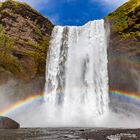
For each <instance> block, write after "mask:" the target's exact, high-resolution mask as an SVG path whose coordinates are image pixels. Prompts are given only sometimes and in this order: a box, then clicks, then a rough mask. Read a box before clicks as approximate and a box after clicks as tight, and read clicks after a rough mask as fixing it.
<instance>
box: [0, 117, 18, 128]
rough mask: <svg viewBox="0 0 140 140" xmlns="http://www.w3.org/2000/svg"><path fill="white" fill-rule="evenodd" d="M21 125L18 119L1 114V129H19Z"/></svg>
mask: <svg viewBox="0 0 140 140" xmlns="http://www.w3.org/2000/svg"><path fill="white" fill-rule="evenodd" d="M19 127H20V125H19V124H18V123H17V122H16V121H14V120H12V119H10V118H8V117H3V116H0V129H18V128H19Z"/></svg>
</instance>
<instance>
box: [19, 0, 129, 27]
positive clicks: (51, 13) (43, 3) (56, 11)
mask: <svg viewBox="0 0 140 140" xmlns="http://www.w3.org/2000/svg"><path fill="white" fill-rule="evenodd" d="M20 1H23V2H26V3H28V4H30V5H31V6H33V7H34V8H35V9H36V10H38V11H39V12H41V13H42V14H43V15H44V16H47V17H48V18H49V19H50V20H51V21H52V22H53V23H54V24H57V25H83V24H85V23H86V22H87V21H89V20H94V19H101V18H103V17H104V16H106V15H107V14H108V13H110V12H111V11H113V10H115V9H116V8H117V7H118V6H120V5H122V4H123V3H125V2H126V1H128V0H20Z"/></svg>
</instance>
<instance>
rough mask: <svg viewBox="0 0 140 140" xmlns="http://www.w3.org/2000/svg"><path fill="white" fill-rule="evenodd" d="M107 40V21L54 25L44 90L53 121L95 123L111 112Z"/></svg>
mask: <svg viewBox="0 0 140 140" xmlns="http://www.w3.org/2000/svg"><path fill="white" fill-rule="evenodd" d="M106 40H107V39H106V32H105V28H104V20H95V21H91V22H89V23H87V24H86V25H84V26H79V27H76V26H71V27H69V26H67V27H61V26H56V27H55V28H54V30H53V33H52V40H51V44H50V48H49V49H50V50H49V53H48V58H47V65H46V69H47V70H46V89H45V101H46V103H47V110H48V113H49V115H50V117H52V118H54V119H51V120H52V122H54V121H55V120H57V121H58V122H59V124H61V125H65V126H68V125H72V126H81V125H83V126H85V125H87V126H89V125H93V124H94V125H96V122H97V120H98V119H100V118H102V117H103V116H104V115H105V114H106V113H107V112H108V102H109V98H108V72H107V62H108V61H107V41H106ZM91 122H92V123H91ZM50 123H51V122H50ZM54 123H55V124H56V122H54Z"/></svg>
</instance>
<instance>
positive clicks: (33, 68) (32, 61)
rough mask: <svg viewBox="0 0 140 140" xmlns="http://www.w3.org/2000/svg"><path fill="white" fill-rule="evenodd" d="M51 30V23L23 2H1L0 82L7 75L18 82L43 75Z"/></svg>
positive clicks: (5, 78) (9, 0)
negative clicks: (18, 80)
mask: <svg viewBox="0 0 140 140" xmlns="http://www.w3.org/2000/svg"><path fill="white" fill-rule="evenodd" d="M52 29H53V24H52V23H51V22H50V21H49V20H48V19H47V18H45V17H43V16H42V15H40V14H39V13H38V12H37V11H35V10H34V9H32V8H31V7H30V6H28V5H27V4H25V3H21V2H15V1H11V0H8V1H6V2H4V3H1V5H0V50H1V51H0V81H1V79H3V81H4V80H7V78H8V77H11V76H12V77H14V78H16V79H20V80H22V81H31V80H33V79H35V78H36V77H37V76H43V77H44V74H45V63H46V62H45V61H46V52H47V46H48V44H49V39H50V35H51V31H52ZM3 81H2V82H3Z"/></svg>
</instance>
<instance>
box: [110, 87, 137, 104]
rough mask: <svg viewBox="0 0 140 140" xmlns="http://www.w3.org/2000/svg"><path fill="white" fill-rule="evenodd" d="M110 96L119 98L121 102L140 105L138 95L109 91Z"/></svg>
mask: <svg viewBox="0 0 140 140" xmlns="http://www.w3.org/2000/svg"><path fill="white" fill-rule="evenodd" d="M110 96H112V97H119V98H120V99H122V100H126V101H129V102H133V103H137V104H140V94H139V93H134V92H128V91H121V90H116V89H111V90H110Z"/></svg>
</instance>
